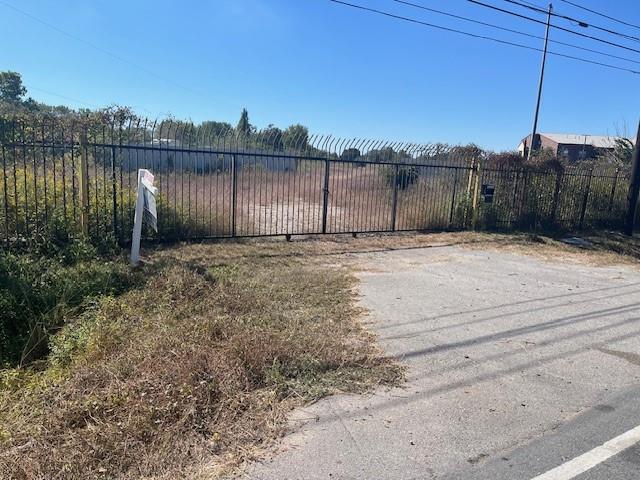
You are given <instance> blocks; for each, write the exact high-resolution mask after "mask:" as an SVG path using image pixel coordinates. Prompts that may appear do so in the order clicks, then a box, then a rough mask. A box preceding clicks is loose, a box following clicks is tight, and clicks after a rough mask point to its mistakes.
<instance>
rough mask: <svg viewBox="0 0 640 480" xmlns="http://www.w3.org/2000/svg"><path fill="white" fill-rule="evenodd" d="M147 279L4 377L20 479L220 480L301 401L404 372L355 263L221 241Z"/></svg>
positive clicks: (166, 259) (187, 252)
mask: <svg viewBox="0 0 640 480" xmlns="http://www.w3.org/2000/svg"><path fill="white" fill-rule="evenodd" d="M207 258H210V259H215V263H212V261H207V260H206V259H207ZM203 259H205V260H203ZM142 274H144V275H146V277H147V278H148V280H147V282H146V284H145V285H144V286H142V287H140V288H139V289H137V290H135V291H134V290H130V291H128V292H124V293H122V294H120V295H115V294H107V295H103V296H101V297H99V298H97V299H95V300H94V301H93V302H92V303H91V304H90V305H88V306H87V308H85V309H84V310H83V312H82V314H81V315H78V316H77V317H75V319H74V320H73V321H68V322H67V323H66V324H65V326H64V328H63V329H62V330H61V331H60V332H59V333H57V334H56V335H55V337H54V338H53V339H52V341H51V353H50V355H49V359H48V362H47V364H46V366H45V367H43V368H40V369H38V370H36V369H34V368H32V369H20V370H18V369H13V370H5V371H4V372H3V377H2V378H3V380H2V382H3V383H0V425H2V431H1V432H0V471H3V472H7V475H8V477H9V478H19V479H22V478H24V479H26V478H53V477H55V476H63V477H64V478H199V477H201V476H202V477H203V478H205V477H206V478H215V477H216V476H217V475H218V474H221V473H223V472H224V471H226V470H228V468H229V467H230V466H235V465H238V464H239V463H240V462H242V461H243V460H246V459H250V458H252V457H254V456H255V455H256V454H257V451H258V450H257V449H258V448H260V447H264V446H265V445H268V444H269V443H270V442H271V441H273V439H275V438H276V437H277V436H278V435H280V434H281V433H282V432H283V429H284V426H285V420H286V414H287V412H288V411H289V410H290V409H291V408H292V407H294V406H295V405H299V404H302V403H304V402H309V401H313V400H315V399H318V398H321V397H322V396H324V395H327V394H329V393H332V392H336V391H363V390H366V389H368V388H371V387H372V386H374V385H378V384H381V383H393V382H395V381H397V380H398V379H399V378H400V375H401V371H400V370H399V368H398V367H397V366H395V365H394V364H392V363H391V362H390V361H388V360H386V359H384V358H383V357H382V356H381V355H380V352H379V351H377V349H376V348H375V346H374V344H373V341H372V338H371V337H370V336H369V335H367V334H366V333H365V332H364V331H363V330H362V328H361V327H360V325H359V323H358V322H357V320H356V318H357V315H358V313H359V312H358V311H357V309H356V308H355V307H354V303H353V292H352V287H353V285H354V279H353V277H352V276H351V275H350V274H349V272H348V271H347V270H346V269H344V268H335V267H331V266H328V265H325V264H322V263H320V262H316V261H309V260H308V259H305V258H304V257H303V256H301V257H297V256H291V257H286V258H284V259H283V258H276V257H269V256H264V255H262V253H261V249H260V248H259V247H247V246H246V245H245V246H243V245H226V246H225V245H220V246H215V247H199V246H187V247H180V248H177V249H170V250H167V251H160V252H157V253H156V254H155V255H154V256H153V261H152V263H151V264H149V265H147V266H145V267H144V270H143V272H142Z"/></svg>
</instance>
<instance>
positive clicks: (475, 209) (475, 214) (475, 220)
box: [471, 159, 482, 230]
mask: <svg viewBox="0 0 640 480" xmlns="http://www.w3.org/2000/svg"><path fill="white" fill-rule="evenodd" d="M475 172H476V181H475V184H474V187H473V201H472V204H471V207H472V217H471V229H472V230H475V229H476V226H477V223H478V195H479V194H480V176H481V175H482V167H481V165H480V159H478V160H476V162H475Z"/></svg>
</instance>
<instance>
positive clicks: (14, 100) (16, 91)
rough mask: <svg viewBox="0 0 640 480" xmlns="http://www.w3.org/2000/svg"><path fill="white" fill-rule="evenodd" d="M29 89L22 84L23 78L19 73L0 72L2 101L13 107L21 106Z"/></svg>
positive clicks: (0, 97)
mask: <svg viewBox="0 0 640 480" xmlns="http://www.w3.org/2000/svg"><path fill="white" fill-rule="evenodd" d="M26 94H27V89H26V88H25V86H24V85H23V84H22V76H21V75H20V74H19V73H18V72H11V71H6V72H0V100H1V101H3V102H6V103H9V104H12V105H19V104H20V103H21V102H22V97H24V96H25V95H26Z"/></svg>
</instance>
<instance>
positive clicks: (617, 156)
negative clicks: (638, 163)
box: [613, 137, 633, 165]
mask: <svg viewBox="0 0 640 480" xmlns="http://www.w3.org/2000/svg"><path fill="white" fill-rule="evenodd" d="M632 157H633V142H632V141H631V140H629V139H628V138H624V137H620V138H616V140H615V145H614V147H613V158H614V160H615V162H616V163H619V164H622V165H629V164H630V163H631V158H632Z"/></svg>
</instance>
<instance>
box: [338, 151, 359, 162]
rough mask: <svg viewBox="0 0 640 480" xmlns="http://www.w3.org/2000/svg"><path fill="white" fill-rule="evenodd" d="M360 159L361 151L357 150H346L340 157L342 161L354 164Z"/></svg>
mask: <svg viewBox="0 0 640 480" xmlns="http://www.w3.org/2000/svg"><path fill="white" fill-rule="evenodd" d="M359 158H360V150H358V149H357V148H345V149H344V150H343V152H342V154H341V155H340V160H344V161H346V162H353V161H355V160H358V159H359Z"/></svg>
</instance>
